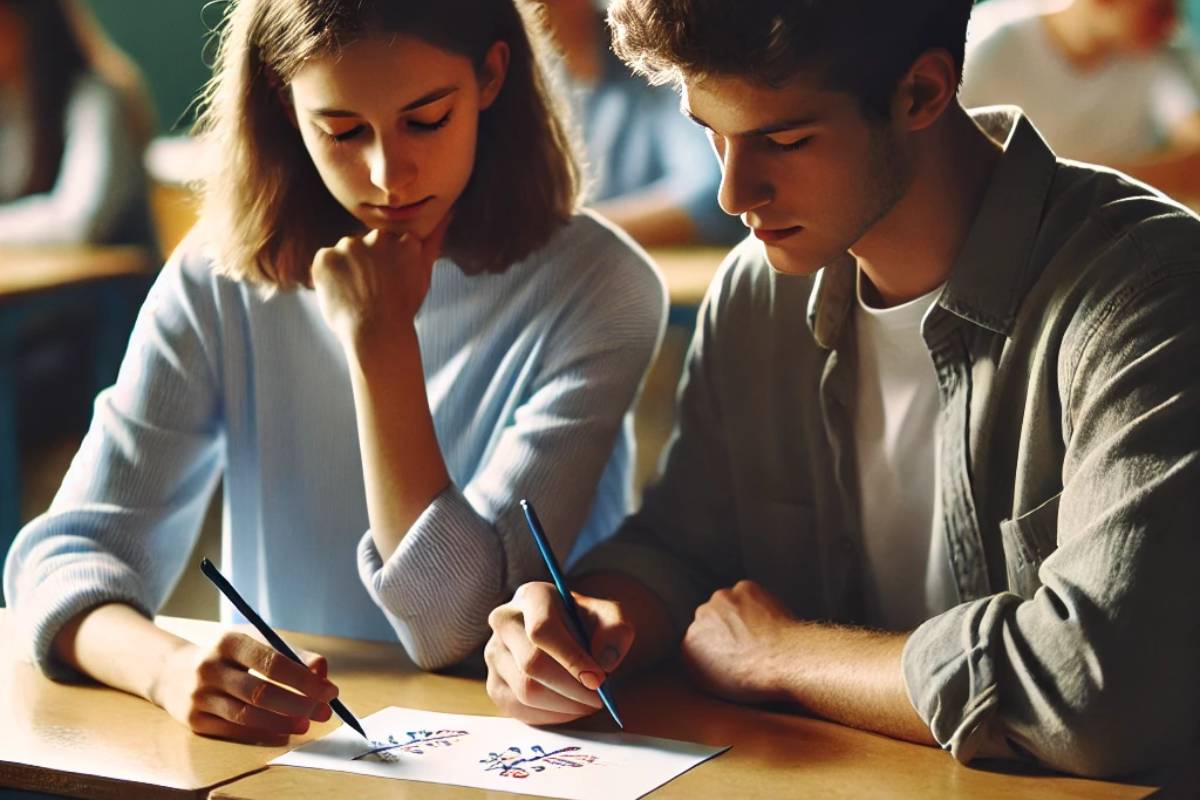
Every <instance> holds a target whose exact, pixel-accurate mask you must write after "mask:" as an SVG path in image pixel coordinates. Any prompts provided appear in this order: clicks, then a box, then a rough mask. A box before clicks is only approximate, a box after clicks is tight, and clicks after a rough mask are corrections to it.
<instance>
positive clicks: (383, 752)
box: [351, 730, 471, 762]
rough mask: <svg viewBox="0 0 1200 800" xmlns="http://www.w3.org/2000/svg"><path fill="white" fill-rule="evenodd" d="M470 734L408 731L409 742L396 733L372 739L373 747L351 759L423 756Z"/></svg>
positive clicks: (456, 742)
mask: <svg viewBox="0 0 1200 800" xmlns="http://www.w3.org/2000/svg"><path fill="white" fill-rule="evenodd" d="M470 735H471V734H470V732H469V731H451V730H441V731H408V741H407V742H401V741H399V740H397V739H396V737H395V736H394V735H389V736H388V738H387V741H386V742H380V741H372V742H371V744H372V745H373V747H372V749H370V750H368V751H367V752H365V753H361V754H359V755H357V756H355V757H354V758H353V759H351V760H352V761H359V760H361V759H364V758H368V757H371V758H375V759H378V760H379V761H388V762H391V761H399V760H400V755H399V754H400V753H408V754H409V755H413V756H422V755H425V753H426V752H428V751H429V750H434V749H437V748H439V747H453V746H454V745H456V744H458V740H459V739H461V738H463V737H464V736H470Z"/></svg>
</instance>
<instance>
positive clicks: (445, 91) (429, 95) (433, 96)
mask: <svg viewBox="0 0 1200 800" xmlns="http://www.w3.org/2000/svg"><path fill="white" fill-rule="evenodd" d="M458 89H459V87H458V86H442V87H439V88H437V89H434V90H433V91H430V92H426V93H425V94H423V95H421V96H420V97H418V98H417V99H416V100H413V101H412V102H411V103H409V104H408V105H406V106H405V107H404V108H402V109H400V113H402V114H403V113H407V112H409V111H416V110H417V109H418V108H421V107H422V106H427V105H429V104H430V103H436V102H437V101H438V100H441V99H442V98H443V97H448V96H449V95H452V94H454V93H455V92H457V91H458ZM312 113H313V115H314V116H318V117H357V116H359V115H358V114H357V113H355V112H353V111H345V110H343V109H340V108H317V109H313V112H312Z"/></svg>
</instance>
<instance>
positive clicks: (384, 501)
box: [350, 330, 450, 561]
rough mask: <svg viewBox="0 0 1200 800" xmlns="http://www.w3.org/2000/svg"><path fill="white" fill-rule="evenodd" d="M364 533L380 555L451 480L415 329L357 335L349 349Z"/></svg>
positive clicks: (391, 548)
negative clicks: (376, 336) (367, 528)
mask: <svg viewBox="0 0 1200 800" xmlns="http://www.w3.org/2000/svg"><path fill="white" fill-rule="evenodd" d="M350 361H351V366H350V369H351V383H352V385H353V388H354V408H355V413H356V414H357V418H358V441H359V448H360V450H361V452H362V465H363V484H364V487H365V489H366V495H367V515H368V518H369V520H370V523H371V535H372V537H373V538H374V540H375V547H376V548H377V549H378V550H379V555H380V556H381V557H382V558H383V560H384V561H386V560H387V559H388V558H389V557H390V556H391V554H392V553H393V552H395V550H396V548H397V547H398V546H399V545H400V541H401V540H402V539H403V538H404V535H405V534H406V533H407V532H408V530H409V528H411V527H412V525H413V523H414V522H416V521H417V518H418V517H420V516H421V514H422V513H424V511H425V509H426V508H428V507H429V504H430V503H431V502H433V499H434V498H435V497H437V496H438V494H440V493H441V492H442V490H443V489H445V488H446V486H447V485H449V483H450V476H449V473H448V472H447V470H446V463H445V460H444V459H443V458H442V451H441V448H440V446H439V445H438V441H437V434H436V433H435V432H434V427H433V415H432V414H431V413H430V411H429V399H428V396H427V395H426V391H425V374H424V371H423V369H422V366H421V351H420V347H419V345H418V343H417V335H416V331H415V330H407V331H404V332H403V333H402V334H400V335H399V336H390V337H388V338H387V339H386V340H384V341H373V340H371V339H369V338H365V337H364V339H363V341H361V342H360V343H359V345H358V346H357V347H356V348H355V351H354V353H353V354H352V355H351V359H350Z"/></svg>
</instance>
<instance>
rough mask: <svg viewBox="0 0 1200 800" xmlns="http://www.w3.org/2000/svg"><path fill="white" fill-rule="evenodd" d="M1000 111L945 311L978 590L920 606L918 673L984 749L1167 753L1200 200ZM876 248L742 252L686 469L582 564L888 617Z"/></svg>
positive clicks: (1106, 766)
mask: <svg viewBox="0 0 1200 800" xmlns="http://www.w3.org/2000/svg"><path fill="white" fill-rule="evenodd" d="M974 113H975V115H976V121H977V122H978V123H979V124H980V125H981V127H983V128H984V129H985V130H987V131H988V132H989V133H990V134H991V135H992V136H993V138H995V139H996V140H997V141H998V142H1001V143H1003V145H1004V153H1003V156H1002V157H1001V159H1000V161H999V163H998V165H997V167H996V168H995V171H994V173H993V175H992V177H991V179H990V183H989V185H988V187H987V189H986V192H985V195H984V198H983V200H982V203H981V205H980V208H979V210H978V212H977V216H976V218H975V220H974V221H973V223H972V225H971V228H970V230H969V233H968V235H967V238H966V241H965V242H964V245H963V247H962V250H961V252H960V253H959V255H958V257H957V259H956V260H955V263H954V265H953V268H952V272H951V275H950V277H949V279H948V282H947V284H946V286H945V288H944V290H943V291H942V293H941V295H940V297H939V299H938V301H937V304H936V306H935V307H934V308H932V309H931V311H930V313H929V315H928V316H927V318H926V320H925V324H924V326H923V328H922V334H923V338H924V340H925V343H926V344H927V346H928V348H929V353H930V356H931V358H932V360H933V363H934V365H935V369H936V372H937V379H938V385H939V400H940V410H939V415H938V418H937V421H936V425H935V429H934V430H931V431H930V435H931V436H936V438H937V447H938V463H939V470H940V474H939V475H938V476H937V483H938V487H939V492H940V497H939V500H940V502H939V506H938V507H939V514H938V516H937V518H936V519H935V523H934V533H933V535H935V536H943V537H945V538H946V541H947V544H948V550H949V554H950V561H951V568H952V571H953V574H954V578H955V582H956V585H957V590H958V596H959V604H958V605H956V606H954V607H953V608H950V609H949V610H947V611H945V612H944V613H941V614H939V615H937V616H935V617H933V618H931V619H929V620H927V621H926V622H925V623H924V624H922V625H921V626H920V627H918V628H917V629H916V631H914V632H913V633H912V635H911V636H910V638H909V639H908V643H907V645H906V647H905V650H904V656H903V674H904V680H905V682H906V685H907V688H908V692H909V697H910V699H911V700H912V703H913V706H914V707H915V708H916V710H917V711H918V713H919V714H920V715H921V717H922V718H923V719H924V720H925V722H926V723H928V725H929V727H930V730H931V731H932V733H933V735H934V737H935V738H936V739H937V741H938V742H939V743H941V745H942V746H943V747H945V748H946V749H948V750H950V751H951V752H952V753H953V754H954V756H955V757H956V758H958V759H959V760H961V761H964V762H965V761H969V760H970V759H972V758H973V757H975V756H984V755H988V756H993V755H998V756H1011V755H1014V754H1019V755H1023V756H1027V757H1032V758H1035V759H1036V760H1038V761H1040V762H1042V763H1044V764H1047V765H1049V766H1052V767H1056V768H1058V769H1062V770H1066V771H1069V772H1075V773H1080V774H1089V775H1111V774H1119V773H1123V772H1128V771H1131V770H1135V769H1140V768H1144V767H1151V766H1155V765H1157V764H1160V763H1163V762H1164V761H1166V760H1167V759H1170V758H1172V757H1174V756H1175V755H1176V754H1177V753H1178V752H1179V751H1180V750H1181V749H1182V748H1183V747H1185V746H1187V745H1189V744H1190V743H1191V742H1192V741H1194V739H1195V736H1196V730H1197V724H1198V720H1200V713H1198V712H1200V709H1198V700H1200V636H1198V634H1200V625H1198V623H1197V621H1196V620H1197V618H1198V616H1200V613H1198V612H1200V581H1198V580H1196V578H1195V577H1194V574H1193V570H1194V569H1195V568H1196V567H1197V566H1198V565H1200V323H1198V322H1197V320H1198V318H1200V221H1198V220H1197V219H1196V218H1195V217H1194V216H1193V215H1192V214H1191V213H1190V212H1189V211H1188V210H1186V209H1185V208H1183V207H1181V206H1180V205H1178V204H1176V203H1174V202H1172V201H1170V200H1168V199H1166V198H1164V197H1163V196H1162V195H1160V194H1158V193H1157V192H1154V191H1153V190H1150V189H1148V188H1147V187H1145V186H1143V185H1141V184H1138V183H1134V182H1133V181H1131V180H1130V179H1128V178H1126V177H1125V176H1123V175H1121V174H1119V173H1117V172H1114V171H1111V170H1105V169H1101V168H1097V167H1092V166H1089V165H1084V164H1079V163H1072V162H1067V161H1060V160H1056V158H1055V157H1054V155H1053V153H1051V151H1050V150H1049V149H1048V148H1047V146H1046V145H1045V144H1044V143H1043V141H1042V140H1041V138H1040V137H1039V135H1038V134H1037V132H1036V131H1035V130H1034V128H1033V126H1032V125H1031V124H1030V123H1029V122H1028V121H1027V120H1026V119H1024V118H1023V117H1022V116H1021V115H1020V113H1019V112H1018V111H1017V110H1016V109H1012V108H993V109H988V110H985V111H977V112H974ZM855 272H856V264H855V262H854V260H853V258H852V257H851V256H849V255H847V256H845V257H843V258H842V259H840V260H838V261H836V262H834V263H831V264H829V265H827V266H826V267H825V268H824V269H822V270H821V271H820V272H819V273H818V274H817V275H816V276H815V278H802V277H793V276H785V275H780V274H777V273H775V272H774V271H772V270H771V268H770V266H769V265H768V264H767V262H766V260H765V257H764V254H763V250H762V247H761V245H760V244H759V243H758V242H757V241H754V240H752V239H751V240H747V241H746V242H744V243H743V244H742V245H741V246H739V247H738V248H737V249H736V250H735V251H734V252H733V253H731V255H730V256H729V258H728V259H727V260H726V262H725V264H724V265H723V267H722V269H721V271H720V273H719V275H718V277H717V278H716V280H715V281H714V283H713V286H712V288H711V289H710V291H709V295H708V297H707V299H706V300H705V303H704V305H703V307H702V309H701V313H700V318H699V322H698V325H697V330H696V333H695V338H694V341H693V343H692V347H691V350H690V353H689V356H688V363H687V366H686V374H685V376H684V380H683V383H682V384H681V388H680V395H679V417H678V422H677V427H676V430H675V431H674V434H673V437H672V441H671V444H670V446H669V449H668V452H667V454H666V456H665V457H664V460H663V465H662V474H661V476H660V479H659V481H658V483H657V485H655V486H654V487H653V488H652V489H650V490H649V491H648V493H647V495H646V498H645V501H644V505H643V507H642V509H641V510H640V511H639V512H638V513H637V514H636V515H634V516H632V517H630V518H629V519H628V520H627V521H626V522H625V523H624V525H623V526H622V528H621V529H620V530H619V531H618V533H617V534H616V536H615V537H614V538H613V539H612V540H610V541H609V542H607V543H605V544H602V545H601V546H600V547H599V548H598V549H597V550H595V551H593V552H592V553H591V554H590V555H589V556H588V557H587V558H585V559H584V561H583V562H582V563H581V564H579V565H578V566H577V567H576V570H575V571H576V572H585V571H586V572H592V571H598V570H618V571H621V572H624V573H626V574H629V575H631V576H633V577H635V578H637V579H639V580H640V581H641V582H642V583H644V584H645V585H646V586H648V587H650V588H651V589H653V590H654V591H655V592H656V593H657V594H658V596H659V597H660V598H661V599H662V600H663V602H664V603H665V604H666V607H667V608H668V610H669V612H670V614H671V615H672V617H673V620H674V622H675V624H676V626H677V628H678V632H679V633H680V634H682V632H683V631H684V630H685V629H686V627H687V625H688V624H689V623H690V622H691V619H692V615H693V612H694V610H695V608H696V607H697V606H698V605H700V604H701V603H703V602H705V601H706V600H707V599H708V598H709V596H710V595H711V593H712V592H713V591H715V590H716V589H718V588H721V587H726V586H730V585H732V584H733V583H735V582H736V581H738V580H739V579H743V578H748V579H752V580H755V581H758V582H759V583H761V584H762V585H763V586H764V587H765V588H766V589H768V590H769V591H771V592H772V593H774V594H775V595H777V596H778V597H779V598H780V599H781V600H782V601H783V602H784V603H786V604H787V606H788V607H789V608H791V609H792V611H793V612H794V613H795V614H796V615H797V616H799V617H802V618H805V619H814V620H833V621H838V622H843V623H855V622H861V621H862V619H863V591H862V580H861V578H862V558H861V552H862V547H861V539H860V534H859V521H858V508H859V492H860V491H870V487H859V486H858V485H857V470H856V466H855V464H854V453H855V448H854V435H853V429H852V424H853V420H854V418H855V415H854V404H855V397H856V390H855V386H854V381H855V355H854V352H855V343H854V325H853V324H848V323H849V322H851V321H852V318H851V317H850V315H851V314H852V313H853V308H854V279H855ZM920 590H921V587H920V586H919V585H915V584H914V586H913V591H920Z"/></svg>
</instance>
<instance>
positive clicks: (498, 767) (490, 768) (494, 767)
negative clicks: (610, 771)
mask: <svg viewBox="0 0 1200 800" xmlns="http://www.w3.org/2000/svg"><path fill="white" fill-rule="evenodd" d="M579 749H580V748H579V747H578V746H576V745H570V746H567V747H560V748H558V749H557V750H551V751H550V752H546V750H545V749H544V748H543V747H542V746H541V745H536V744H535V745H534V746H533V747H530V748H529V753H530V754H529V755H528V756H526V755H525V754H524V753H522V752H521V748H519V747H515V746H514V747H509V748H508V749H507V750H505V751H504V752H501V753H489V754H488V757H487V758H482V759H480V760H479V763H480V764H483V765H485V766H484V769H483V771H484V772H498V773H499V774H500V777H502V778H528V777H529V776H530V775H532V774H533V773H535V772H544V771H545V770H546V769H547V768H550V767H554V768H559V767H582V766H585V765H587V764H594V763H595V762H596V761H597V760H599V759H598V758H597V757H596V756H593V755H588V754H587V753H581V752H578V751H579Z"/></svg>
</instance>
